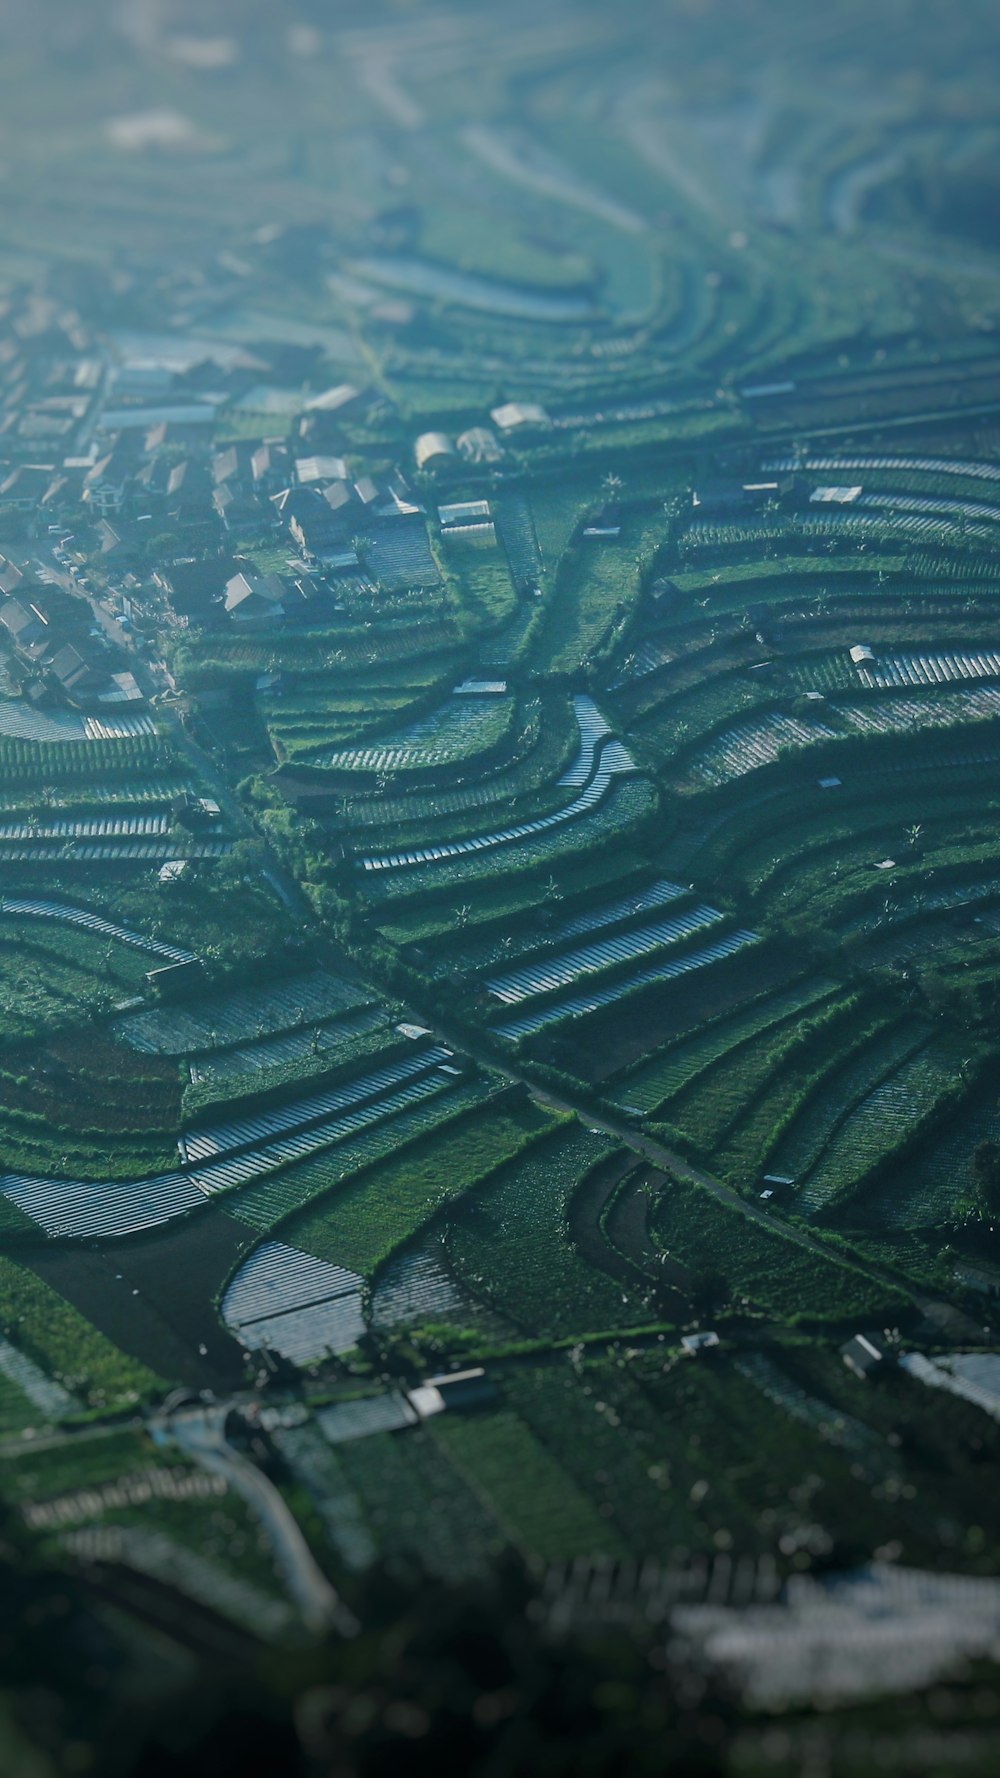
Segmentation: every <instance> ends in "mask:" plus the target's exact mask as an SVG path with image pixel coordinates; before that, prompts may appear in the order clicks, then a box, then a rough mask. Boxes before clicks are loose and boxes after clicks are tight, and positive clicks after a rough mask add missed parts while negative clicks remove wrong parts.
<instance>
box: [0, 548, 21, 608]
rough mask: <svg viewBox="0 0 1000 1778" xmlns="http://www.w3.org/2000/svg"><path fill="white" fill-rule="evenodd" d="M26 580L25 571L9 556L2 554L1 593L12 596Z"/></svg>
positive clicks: (0, 571)
mask: <svg viewBox="0 0 1000 1778" xmlns="http://www.w3.org/2000/svg"><path fill="white" fill-rule="evenodd" d="M23 580H24V573H23V571H22V570H21V569H20V568H18V567H17V565H16V564H15V563H14V562H12V561H10V560H9V558H8V557H7V556H0V593H3V594H5V596H6V597H7V598H10V597H11V595H12V594H13V593H16V592H17V589H18V587H19V586H21V584H22V582H23Z"/></svg>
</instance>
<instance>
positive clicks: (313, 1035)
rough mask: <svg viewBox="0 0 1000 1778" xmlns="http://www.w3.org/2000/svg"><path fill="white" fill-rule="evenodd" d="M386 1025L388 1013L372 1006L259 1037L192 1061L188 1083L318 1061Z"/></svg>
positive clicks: (234, 1077)
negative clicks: (280, 1032) (350, 1041)
mask: <svg viewBox="0 0 1000 1778" xmlns="http://www.w3.org/2000/svg"><path fill="white" fill-rule="evenodd" d="M387 1022H388V1014H387V1013H385V1012H382V1011H380V1010H379V1009H378V1008H377V1007H372V1008H371V1009H370V1010H367V1011H363V1012H358V1013H348V1014H347V1015H345V1017H343V1018H341V1019H323V1020H319V1021H317V1022H316V1023H315V1024H311V1025H307V1026H305V1027H304V1028H301V1029H299V1030H296V1031H291V1032H289V1033H288V1034H287V1035H283V1036H278V1037H262V1038H261V1039H260V1040H259V1042H257V1043H245V1044H239V1045H238V1046H237V1047H236V1048H235V1049H230V1050H216V1051H215V1052H213V1053H210V1054H206V1055H201V1056H199V1057H197V1058H195V1059H192V1060H191V1062H190V1064H189V1071H190V1076H191V1080H192V1081H193V1082H197V1083H203V1082H209V1081H211V1082H218V1083H223V1082H226V1081H234V1082H235V1081H240V1080H242V1079H243V1078H244V1077H246V1076H247V1075H253V1074H257V1073H265V1072H267V1071H268V1070H269V1069H272V1068H282V1067H287V1066H289V1065H290V1064H294V1063H296V1062H306V1061H309V1060H310V1059H311V1058H316V1059H317V1060H318V1059H319V1058H321V1057H322V1056H323V1055H324V1054H325V1053H326V1052H327V1050H329V1049H335V1048H339V1046H340V1045H341V1044H342V1043H345V1042H347V1041H348V1040H349V1039H351V1038H357V1037H364V1036H366V1035H367V1034H368V1033H369V1032H371V1031H376V1030H378V1029H379V1027H380V1026H384V1025H385V1024H387Z"/></svg>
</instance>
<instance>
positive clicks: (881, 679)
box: [856, 649, 1000, 691]
mask: <svg viewBox="0 0 1000 1778" xmlns="http://www.w3.org/2000/svg"><path fill="white" fill-rule="evenodd" d="M856 671H857V676H858V678H859V679H860V681H861V683H862V685H866V686H868V688H869V689H870V690H874V689H877V690H879V691H887V690H890V689H891V688H893V687H897V686H911V685H917V686H925V685H926V686H938V685H950V684H953V683H954V682H955V681H957V680H962V679H1000V652H996V653H995V652H994V651H993V650H992V649H979V650H976V651H974V652H971V653H965V652H956V653H945V654H934V653H927V654H895V655H879V656H878V658H877V660H875V661H874V662H872V663H871V664H869V663H868V662H866V661H863V662H861V663H860V665H859V666H858V667H857V669H856Z"/></svg>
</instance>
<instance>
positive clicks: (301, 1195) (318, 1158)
mask: <svg viewBox="0 0 1000 1778" xmlns="http://www.w3.org/2000/svg"><path fill="white" fill-rule="evenodd" d="M495 1090H496V1088H495V1084H494V1083H492V1082H490V1081H480V1080H474V1081H468V1082H466V1081H459V1080H456V1078H455V1077H454V1075H442V1076H440V1077H438V1078H436V1079H435V1081H434V1082H433V1085H432V1087H431V1088H430V1089H429V1090H427V1091H422V1092H420V1093H419V1094H414V1093H413V1092H412V1091H411V1096H410V1098H409V1099H408V1101H407V1102H405V1103H398V1104H395V1105H393V1106H392V1107H390V1109H389V1110H388V1111H387V1112H386V1115H385V1116H384V1117H382V1118H381V1119H378V1118H376V1119H371V1118H369V1119H367V1120H364V1121H362V1120H360V1119H359V1120H358V1122H357V1124H356V1127H355V1128H354V1130H353V1131H352V1132H351V1133H349V1134H348V1135H347V1136H345V1137H344V1138H343V1139H342V1140H341V1141H339V1142H338V1143H337V1144H336V1145H335V1146H333V1147H330V1148H326V1149H318V1150H316V1151H315V1152H314V1153H312V1154H310V1155H306V1156H305V1157H304V1158H302V1159H300V1160H299V1161H298V1162H296V1163H294V1164H293V1165H291V1166H287V1167H285V1168H283V1169H281V1170H278V1171H275V1172H273V1173H271V1174H268V1175H262V1176H261V1177H259V1178H258V1179H257V1180H255V1181H253V1182H252V1183H249V1184H247V1185H246V1186H245V1188H244V1189H243V1190H241V1191H238V1192H237V1193H236V1194H235V1196H234V1197H233V1198H232V1199H231V1200H229V1201H228V1202H227V1204H226V1210H227V1212H228V1214H229V1215H231V1216H234V1217H235V1218H236V1219H237V1221H239V1222H242V1223H245V1224H246V1225H247V1226H248V1227H249V1228H253V1229H257V1230H259V1231H260V1233H262V1234H269V1233H271V1232H272V1231H273V1230H274V1229H275V1228H277V1227H278V1225H279V1224H281V1223H283V1222H285V1221H286V1220H287V1219H288V1218H290V1217H292V1216H294V1215H295V1213H296V1212H297V1211H301V1210H305V1209H306V1208H307V1206H309V1205H311V1204H312V1203H313V1202H314V1201H316V1200H319V1199H321V1198H323V1197H324V1196H325V1195H326V1194H327V1193H329V1192H331V1191H333V1190H334V1189H335V1188H336V1187H338V1186H341V1185H343V1184H344V1183H345V1182H349V1181H351V1180H352V1179H353V1177H354V1175H355V1174H357V1173H359V1172H360V1171H361V1169H362V1168H365V1167H367V1166H369V1165H371V1164H372V1163H373V1162H376V1161H381V1160H383V1159H384V1158H385V1157H386V1156H387V1155H395V1154H397V1153H399V1152H401V1151H402V1150H403V1148H404V1147H405V1146H406V1144H408V1143H410V1142H414V1141H416V1140H418V1139H419V1138H420V1137H422V1136H424V1135H426V1134H427V1133H428V1132H429V1131H433V1130H435V1129H436V1128H438V1127H439V1126H440V1127H442V1128H443V1127H445V1126H446V1125H448V1124H449V1122H450V1121H451V1120H453V1119H454V1120H459V1119H461V1118H463V1117H464V1116H465V1115H466V1114H467V1113H468V1112H469V1111H470V1110H471V1109H472V1108H474V1107H479V1108H481V1107H482V1106H483V1105H484V1104H485V1103H486V1102H487V1101H488V1100H489V1099H490V1098H491V1096H492V1094H493V1093H494V1092H495Z"/></svg>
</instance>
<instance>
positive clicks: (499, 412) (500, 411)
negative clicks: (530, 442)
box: [490, 401, 552, 432]
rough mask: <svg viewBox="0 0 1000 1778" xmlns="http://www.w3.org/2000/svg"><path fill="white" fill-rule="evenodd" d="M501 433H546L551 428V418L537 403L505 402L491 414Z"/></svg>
mask: <svg viewBox="0 0 1000 1778" xmlns="http://www.w3.org/2000/svg"><path fill="white" fill-rule="evenodd" d="M490 419H491V420H492V421H493V424H494V426H496V428H497V430H498V431H499V432H526V431H529V430H530V431H535V430H537V431H539V432H541V431H544V430H545V429H546V428H547V427H549V426H551V424H552V419H551V416H550V415H549V414H548V413H547V412H546V410H545V408H543V407H542V406H541V403H540V402H537V401H505V402H502V403H501V405H500V406H499V407H495V408H494V409H493V411H492V413H491V414H490Z"/></svg>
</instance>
